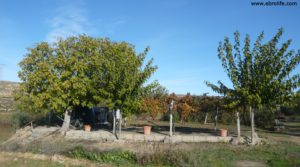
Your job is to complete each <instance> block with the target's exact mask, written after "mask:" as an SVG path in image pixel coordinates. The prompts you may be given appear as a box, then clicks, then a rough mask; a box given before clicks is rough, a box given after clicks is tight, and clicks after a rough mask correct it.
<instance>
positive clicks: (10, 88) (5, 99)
mask: <svg viewBox="0 0 300 167" xmlns="http://www.w3.org/2000/svg"><path fill="white" fill-rule="evenodd" d="M18 88H19V83H17V82H10V81H0V112H1V111H2V112H3V111H4V112H8V111H12V110H13V109H14V106H15V101H14V98H13V92H14V91H15V90H17V89H18Z"/></svg>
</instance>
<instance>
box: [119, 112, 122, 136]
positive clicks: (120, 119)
mask: <svg viewBox="0 0 300 167" xmlns="http://www.w3.org/2000/svg"><path fill="white" fill-rule="evenodd" d="M121 131H122V113H121V111H120V117H119V138H120V136H121Z"/></svg>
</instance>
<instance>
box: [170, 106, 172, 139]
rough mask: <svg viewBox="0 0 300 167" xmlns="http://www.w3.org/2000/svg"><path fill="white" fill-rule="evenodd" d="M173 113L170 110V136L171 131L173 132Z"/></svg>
mask: <svg viewBox="0 0 300 167" xmlns="http://www.w3.org/2000/svg"><path fill="white" fill-rule="evenodd" d="M172 129H173V114H172V111H170V136H172V135H173V134H172V132H173V130H172Z"/></svg>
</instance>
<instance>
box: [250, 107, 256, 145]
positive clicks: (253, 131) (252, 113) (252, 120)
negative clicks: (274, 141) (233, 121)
mask: <svg viewBox="0 0 300 167" xmlns="http://www.w3.org/2000/svg"><path fill="white" fill-rule="evenodd" d="M250 113H251V144H252V145H254V144H255V135H254V133H255V129H254V111H252V107H251V106H250Z"/></svg>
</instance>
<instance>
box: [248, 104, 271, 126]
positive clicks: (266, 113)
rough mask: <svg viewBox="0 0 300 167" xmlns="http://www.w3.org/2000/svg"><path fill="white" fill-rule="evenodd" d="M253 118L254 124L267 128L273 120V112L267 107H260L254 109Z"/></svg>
mask: <svg viewBox="0 0 300 167" xmlns="http://www.w3.org/2000/svg"><path fill="white" fill-rule="evenodd" d="M254 118H255V124H256V125H257V126H258V127H262V128H267V127H270V126H273V124H274V120H275V113H274V112H272V111H271V110H269V109H267V108H262V109H260V110H256V112H255V117H254ZM249 119H250V118H249Z"/></svg>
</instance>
